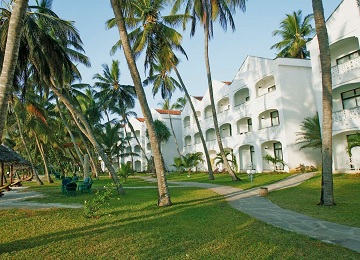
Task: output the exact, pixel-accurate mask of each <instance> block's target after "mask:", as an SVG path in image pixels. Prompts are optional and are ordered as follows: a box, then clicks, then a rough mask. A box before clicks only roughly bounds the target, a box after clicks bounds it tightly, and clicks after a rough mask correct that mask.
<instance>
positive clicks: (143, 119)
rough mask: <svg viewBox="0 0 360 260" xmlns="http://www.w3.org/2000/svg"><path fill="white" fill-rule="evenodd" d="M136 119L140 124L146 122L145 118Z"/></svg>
mask: <svg viewBox="0 0 360 260" xmlns="http://www.w3.org/2000/svg"><path fill="white" fill-rule="evenodd" d="M136 119H137V120H138V121H140V122H145V118H143V117H137V118H136Z"/></svg>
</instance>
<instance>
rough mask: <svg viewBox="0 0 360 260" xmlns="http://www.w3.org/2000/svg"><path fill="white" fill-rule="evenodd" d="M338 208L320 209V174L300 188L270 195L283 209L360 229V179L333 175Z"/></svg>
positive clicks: (323, 207) (324, 207)
mask: <svg viewBox="0 0 360 260" xmlns="http://www.w3.org/2000/svg"><path fill="white" fill-rule="evenodd" d="M333 180H334V198H335V203H336V206H330V207H329V206H318V205H317V204H318V203H319V201H320V191H321V189H320V188H321V174H317V175H316V176H315V177H313V178H311V179H310V180H308V181H306V182H304V183H302V184H300V185H299V186H297V187H293V188H289V189H284V190H279V191H274V192H270V193H269V195H268V197H267V198H268V199H270V200H271V201H273V202H274V203H275V204H277V205H279V206H280V207H282V208H286V209H290V210H294V211H297V212H300V213H303V214H305V215H308V216H312V217H315V218H320V219H324V220H327V221H331V222H336V223H340V224H344V225H350V226H356V227H360V199H359V194H360V175H354V174H334V175H333Z"/></svg>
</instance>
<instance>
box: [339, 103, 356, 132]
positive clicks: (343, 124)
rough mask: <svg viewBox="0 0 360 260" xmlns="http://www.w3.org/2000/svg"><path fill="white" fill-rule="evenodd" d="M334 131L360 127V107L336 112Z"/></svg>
mask: <svg viewBox="0 0 360 260" xmlns="http://www.w3.org/2000/svg"><path fill="white" fill-rule="evenodd" d="M332 117H333V131H339V130H342V129H349V128H357V127H360V107H355V108H350V109H344V110H341V111H337V112H334V113H333V115H332Z"/></svg>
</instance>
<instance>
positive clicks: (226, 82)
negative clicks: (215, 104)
mask: <svg viewBox="0 0 360 260" xmlns="http://www.w3.org/2000/svg"><path fill="white" fill-rule="evenodd" d="M223 83H225V84H226V85H230V84H231V81H223Z"/></svg>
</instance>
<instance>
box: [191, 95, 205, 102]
mask: <svg viewBox="0 0 360 260" xmlns="http://www.w3.org/2000/svg"><path fill="white" fill-rule="evenodd" d="M192 97H193V98H195V99H197V100H200V101H201V100H202V99H203V97H199V96H192Z"/></svg>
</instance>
